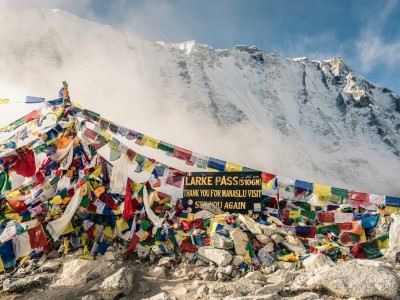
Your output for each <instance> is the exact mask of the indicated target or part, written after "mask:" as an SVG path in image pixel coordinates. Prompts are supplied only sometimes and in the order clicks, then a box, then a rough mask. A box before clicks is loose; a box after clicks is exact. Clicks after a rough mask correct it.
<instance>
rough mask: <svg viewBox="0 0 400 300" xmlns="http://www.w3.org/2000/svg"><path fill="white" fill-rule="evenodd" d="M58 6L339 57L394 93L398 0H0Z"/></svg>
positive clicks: (206, 38)
mask: <svg viewBox="0 0 400 300" xmlns="http://www.w3.org/2000/svg"><path fill="white" fill-rule="evenodd" d="M39 7H46V8H61V9H64V10H67V11H70V12H72V13H75V14H77V15H79V16H81V17H84V18H88V19H91V20H94V21H98V22H100V23H105V24H109V25H111V26H113V27H115V28H117V29H120V30H123V31H129V32H132V33H134V34H137V35H140V36H142V37H144V38H147V39H150V40H162V41H165V42H182V41H188V40H196V41H198V42H199V43H202V44H207V45H209V46H211V47H213V48H230V47H232V46H234V45H238V44H240V45H249V46H257V47H258V48H260V49H262V50H264V51H267V52H274V53H277V54H279V55H282V56H285V57H303V56H306V57H308V58H310V59H316V60H319V59H329V58H333V57H336V56H340V57H342V58H343V59H344V60H345V61H346V62H347V63H348V64H349V65H350V67H351V68H352V69H353V70H354V71H355V72H356V73H358V74H359V75H361V76H364V77H366V78H367V79H369V80H371V81H372V82H374V83H376V84H379V85H381V86H384V87H387V88H389V89H391V90H393V91H394V92H396V93H397V94H400V67H399V66H400V0H380V1H376V0H373V1H372V0H352V1H349V0H335V1H327V0H302V1H300V0H276V1H272V0H246V1H244V0H175V1H167V0H151V1H144V0H80V1H76V0H34V1H33V0H18V1H15V0H2V1H1V2H0V8H6V9H25V8H39Z"/></svg>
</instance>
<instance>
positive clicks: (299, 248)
mask: <svg viewBox="0 0 400 300" xmlns="http://www.w3.org/2000/svg"><path fill="white" fill-rule="evenodd" d="M281 244H282V245H283V246H285V248H287V249H288V250H289V251H291V252H294V253H297V254H303V253H305V252H306V251H307V249H306V247H304V245H303V243H302V242H300V241H299V242H298V243H297V244H292V243H290V242H288V241H282V242H281Z"/></svg>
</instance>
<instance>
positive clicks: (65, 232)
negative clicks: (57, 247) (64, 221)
mask: <svg viewBox="0 0 400 300" xmlns="http://www.w3.org/2000/svg"><path fill="white" fill-rule="evenodd" d="M72 231H74V227H73V226H72V223H71V222H69V223H68V225H67V228H65V230H64V232H63V233H62V235H64V234H68V233H70V232H72Z"/></svg>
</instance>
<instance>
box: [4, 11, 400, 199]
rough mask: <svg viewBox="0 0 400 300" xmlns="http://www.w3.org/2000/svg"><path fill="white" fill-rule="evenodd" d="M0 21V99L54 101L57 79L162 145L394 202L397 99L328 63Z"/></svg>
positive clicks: (63, 17) (82, 24) (50, 19)
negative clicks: (27, 97)
mask: <svg viewBox="0 0 400 300" xmlns="http://www.w3.org/2000/svg"><path fill="white" fill-rule="evenodd" d="M0 18H1V20H2V26H1V27H0V40H1V43H0V70H1V72H0V96H1V97H10V98H13V99H15V98H22V97H24V96H25V95H28V94H29V95H36V96H44V97H47V98H54V97H55V96H56V92H57V90H58V88H59V87H60V84H61V81H62V80H67V81H68V83H69V84H70V92H71V97H72V99H73V100H74V101H76V102H79V103H81V104H82V105H83V106H84V107H86V108H88V109H91V110H94V111H96V112H99V113H101V114H102V115H103V116H104V117H106V118H108V119H110V120H113V121H115V122H116V123H119V124H121V125H124V126H127V127H130V128H132V129H135V130H137V131H140V132H143V133H145V134H148V135H150V136H154V137H158V138H160V139H162V140H165V141H167V142H169V143H172V144H176V145H179V146H181V147H185V148H188V149H191V150H194V151H196V152H199V153H203V154H206V155H209V156H213V157H217V158H220V159H224V160H227V161H231V162H236V163H240V164H244V165H246V166H248V167H252V168H256V169H260V170H263V171H267V172H271V173H275V174H279V175H282V176H286V177H291V178H296V179H301V180H306V181H311V182H318V183H323V184H328V185H333V186H337V187H344V188H349V189H354V190H358V191H365V192H370V193H376V194H386V195H393V196H396V195H397V196H399V195H400V184H399V182H400V180H399V179H398V178H399V175H398V174H399V170H400V97H399V96H397V95H395V94H394V93H393V92H392V91H390V90H388V89H386V88H382V87H380V86H377V85H374V84H373V83H371V82H369V81H368V80H366V79H364V78H362V77H360V76H358V75H357V74H355V73H354V72H353V71H352V70H351V68H350V67H349V66H348V65H346V63H345V62H344V61H343V60H342V59H340V58H335V59H330V60H326V61H311V60H309V59H307V58H299V59H288V58H284V57H281V56H279V55H276V54H270V53H265V52H263V51H261V50H260V49H258V48H256V47H248V46H235V47H233V48H231V49H223V50H218V49H213V48H211V47H209V46H206V45H201V44H199V43H197V42H194V41H191V42H186V43H180V44H169V43H163V42H153V41H148V40H145V39H143V38H140V37H136V36H133V35H131V34H129V33H123V32H120V31H117V30H115V29H113V28H111V27H109V26H106V25H100V24H97V23H95V22H91V21H88V20H84V19H81V18H79V17H77V16H75V15H72V14H69V13H67V12H64V11H59V10H34V11H15V12H9V11H6V12H0ZM3 114H4V112H3ZM1 117H2V112H1V111H0V122H1V124H0V127H1V125H4V123H3V121H1V120H4V118H3V119H2V118H1ZM18 117H19V115H18V114H16V115H15V117H14V118H13V119H17V118H18Z"/></svg>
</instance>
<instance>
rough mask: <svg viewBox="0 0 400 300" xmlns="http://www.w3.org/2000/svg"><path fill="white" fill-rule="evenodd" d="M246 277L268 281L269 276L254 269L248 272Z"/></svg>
mask: <svg viewBox="0 0 400 300" xmlns="http://www.w3.org/2000/svg"><path fill="white" fill-rule="evenodd" d="M244 278H247V279H251V280H258V281H265V282H267V280H268V278H267V276H265V275H264V274H263V273H261V272H260V271H253V272H249V273H247V274H246V275H245V276H244Z"/></svg>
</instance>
